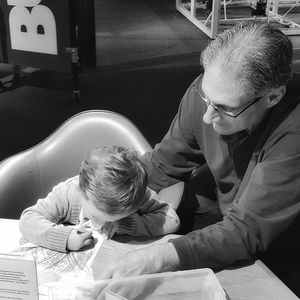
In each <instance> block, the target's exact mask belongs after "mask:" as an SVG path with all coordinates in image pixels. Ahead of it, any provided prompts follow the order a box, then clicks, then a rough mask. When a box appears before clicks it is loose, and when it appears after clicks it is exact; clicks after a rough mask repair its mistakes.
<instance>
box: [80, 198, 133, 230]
mask: <svg viewBox="0 0 300 300" xmlns="http://www.w3.org/2000/svg"><path fill="white" fill-rule="evenodd" d="M81 208H82V211H83V215H84V217H87V218H89V219H90V220H91V225H92V229H93V230H100V229H101V228H102V227H103V226H104V225H105V224H106V223H113V222H116V221H118V220H120V219H123V218H125V217H128V216H129V215H130V214H131V213H133V212H130V213H127V214H121V215H120V214H117V215H111V214H107V213H105V212H103V211H100V210H99V209H98V208H96V207H95V206H94V205H93V204H92V202H91V201H88V200H85V198H84V197H82V198H81Z"/></svg>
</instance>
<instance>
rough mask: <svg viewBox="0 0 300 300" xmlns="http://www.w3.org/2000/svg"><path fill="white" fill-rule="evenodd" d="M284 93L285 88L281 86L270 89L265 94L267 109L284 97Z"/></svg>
mask: <svg viewBox="0 0 300 300" xmlns="http://www.w3.org/2000/svg"><path fill="white" fill-rule="evenodd" d="M285 91H286V86H285V85H281V86H280V87H278V88H274V89H272V90H271V91H270V92H269V93H268V94H267V107H268V108H271V107H273V106H275V105H276V104H277V103H278V102H279V101H280V100H281V99H282V98H283V96H284V95H285Z"/></svg>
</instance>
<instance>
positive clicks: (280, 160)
mask: <svg viewBox="0 0 300 300" xmlns="http://www.w3.org/2000/svg"><path fill="white" fill-rule="evenodd" d="M292 139H293V140H294V141H292ZM297 140H298V141H299V138H297V139H296V136H291V137H289V138H287V139H283V140H282V141H277V142H276V145H274V147H273V148H272V149H269V151H267V153H265V154H264V158H263V159H262V160H261V161H260V162H259V163H258V164H257V165H256V167H255V168H254V170H253V172H252V174H251V176H250V179H249V181H248V183H247V186H246V187H245V189H244V191H243V193H242V194H241V195H240V197H238V199H235V201H234V204H233V206H232V207H231V208H230V209H228V210H227V211H226V214H225V215H224V218H223V221H221V222H218V223H216V224H213V225H210V226H208V227H206V228H204V229H201V230H196V231H193V232H191V233H189V234H188V235H186V236H182V237H180V238H178V239H174V240H172V243H173V244H174V246H175V248H176V250H177V252H178V254H179V257H180V264H181V269H190V268H204V267H208V268H216V269H218V268H224V267H226V266H229V265H231V264H233V263H236V262H238V261H243V260H248V259H253V258H255V257H256V255H257V254H258V253H260V252H263V251H265V250H266V249H267V248H268V247H269V246H270V243H271V242H272V241H274V239H275V238H276V237H278V236H279V235H280V234H281V233H282V232H284V231H285V230H286V229H288V227H289V226H290V225H291V224H292V223H293V222H294V221H296V219H297V217H298V218H299V216H300V200H299V199H300V189H299V186H300V153H299V149H300V145H299V142H295V141H297ZM287 145H288V146H287ZM290 242H291V243H293V241H292V240H291V241H290Z"/></svg>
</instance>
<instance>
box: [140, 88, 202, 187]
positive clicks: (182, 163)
mask: <svg viewBox="0 0 300 300" xmlns="http://www.w3.org/2000/svg"><path fill="white" fill-rule="evenodd" d="M197 100H198V102H199V99H197V98H196V96H195V95H194V93H193V91H192V89H191V88H189V89H188V90H187V92H186V93H185V95H184V97H183V98H182V101H181V103H180V106H179V109H178V112H177V114H176V116H175V117H174V119H173V121H172V123H171V125H170V128H169V130H168V132H167V134H166V135H165V137H164V138H163V139H162V141H161V142H160V143H159V144H157V145H156V146H155V148H154V149H153V150H152V151H150V152H146V153H145V154H144V155H143V157H142V159H143V161H144V164H145V165H146V168H147V172H148V175H149V187H150V188H152V189H153V190H155V191H157V192H159V191H160V190H161V189H162V188H164V187H167V186H170V185H172V184H175V183H176V182H178V181H185V180H187V179H188V178H189V176H190V173H191V172H192V171H193V170H194V169H195V168H196V167H197V166H199V165H202V164H203V163H204V162H205V160H204V157H203V155H202V152H201V150H200V148H199V144H198V142H197V140H196V137H195V134H194V120H195V119H196V120H197V124H199V122H201V120H199V115H201V112H199V105H198V104H197V103H196V102H197ZM194 116H195V118H194Z"/></svg>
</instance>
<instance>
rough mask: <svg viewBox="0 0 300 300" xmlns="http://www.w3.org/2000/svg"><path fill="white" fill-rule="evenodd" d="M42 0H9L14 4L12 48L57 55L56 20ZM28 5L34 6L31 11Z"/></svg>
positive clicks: (8, 0)
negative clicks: (41, 3)
mask: <svg viewBox="0 0 300 300" xmlns="http://www.w3.org/2000/svg"><path fill="white" fill-rule="evenodd" d="M40 2H41V0H7V4H8V5H14V7H13V8H12V9H11V11H10V14H9V29H10V38H11V48H12V49H14V50H22V51H31V52H38V53H46V54H53V55H57V34H56V22H55V17H54V15H53V13H52V11H51V10H50V9H49V8H48V7H47V6H44V5H39V3H40ZM26 7H32V9H31V11H29V10H28V9H27V8H26Z"/></svg>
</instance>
